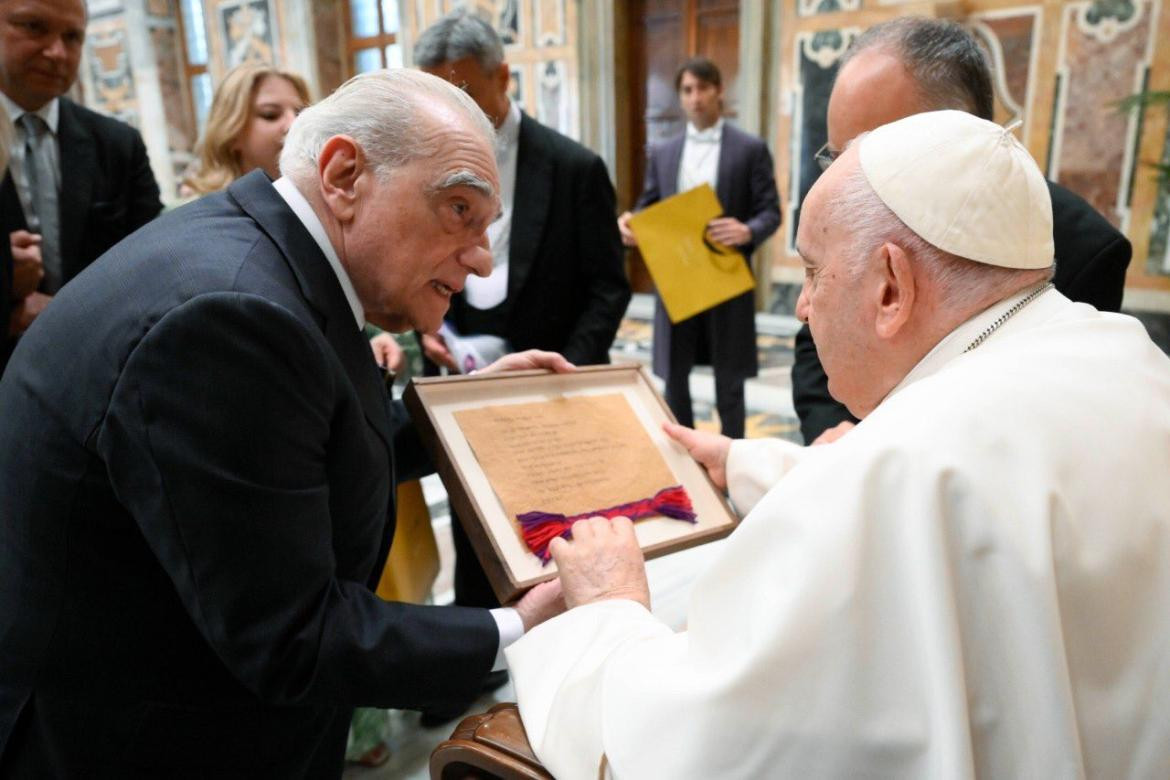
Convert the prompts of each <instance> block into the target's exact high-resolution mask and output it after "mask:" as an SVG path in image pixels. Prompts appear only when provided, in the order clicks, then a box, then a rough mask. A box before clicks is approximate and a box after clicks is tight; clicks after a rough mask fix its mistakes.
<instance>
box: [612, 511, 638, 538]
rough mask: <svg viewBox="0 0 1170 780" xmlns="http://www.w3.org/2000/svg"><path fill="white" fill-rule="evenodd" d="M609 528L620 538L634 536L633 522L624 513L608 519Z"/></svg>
mask: <svg viewBox="0 0 1170 780" xmlns="http://www.w3.org/2000/svg"><path fill="white" fill-rule="evenodd" d="M609 524H610V528H612V529H613V532H614V535H615V536H618V537H620V538H621V539H628V538H631V537H633V536H634V522H633V521H632V520H630V518H628V517H625V516H624V515H618V516H617V517H615V518H613V519H612V520H610V521H609Z"/></svg>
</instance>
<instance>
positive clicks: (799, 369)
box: [792, 17, 1132, 444]
mask: <svg viewBox="0 0 1170 780" xmlns="http://www.w3.org/2000/svg"><path fill="white" fill-rule="evenodd" d="M948 108H950V109H957V110H961V111H966V112H968V113H971V114H975V115H976V116H979V117H981V118H983V119H991V118H992V108H993V94H992V87H991V72H990V69H989V67H988V64H987V60H986V59H985V57H984V55H983V52H982V51H981V50H980V49H979V46H978V44H976V42H975V39H974V38H972V37H971V35H970V33H968V32H967V31H966V30H964V29H963V28H962V27H960V26H959V25H958V24H956V23H954V22H950V21H944V20H940V19H927V18H923V17H902V18H898V19H894V20H892V21H889V22H885V23H883V24H879V25H875V26H874V27H871V28H869V29H868V30H867V31H866V32H865V33H864V34H862V35H861V36H860V37H858V38H857V39H856V40H854V42H853V43H852V44H851V45H850V47H849V50H848V51H846V52H845V54H844V55H843V56H842V58H841V63H840V67H839V70H838V71H837V80H836V82H835V83H834V85H833V91H832V94H831V95H830V98H829V113H828V130H829V140H828V143H826V144H825V145H824V146H822V147H821V148H820V149H819V150H818V151H817V153H816V155H815V159H816V162H817V164H818V165H819V166H820V168H821V170H825V169H827V168H828V167H829V166H830V165H832V163H833V161H834V160H835V159H836V158H837V156H838V155H839V154H840V153H841V151H842V150H843V149H844V148H845V145H846V144H847V143H848V142H849V141H850V140H852V139H853V138H855V137H857V136H858V135H860V134H861V133H864V132H866V131H869V130H873V129H874V128H877V127H879V126H881V125H884V124H887V123H888V122H893V121H895V120H897V119H900V118H902V117H906V116H910V115H911V114H917V113H920V112H923V111H933V110H937V109H948ZM1048 189H1049V193H1050V195H1051V197H1052V213H1053V238H1054V239H1055V242H1056V271H1055V275H1054V276H1053V283H1054V284H1055V286H1056V289H1057V290H1059V291H1060V292H1062V293H1063V294H1064V295H1066V296H1068V297H1069V298H1070V299H1072V300H1074V301H1081V302H1084V303H1088V304H1091V305H1092V306H1095V307H1096V308H1097V309H1099V310H1101V311H1118V310H1119V309H1120V308H1121V297H1122V292H1123V289H1124V285H1125V269H1126V268H1127V267H1128V265H1129V261H1130V257H1131V254H1132V247H1131V246H1130V243H1129V241H1128V240H1126V238H1125V236H1123V235H1122V234H1121V233H1120V232H1118V231H1117V230H1116V229H1115V228H1114V227H1113V226H1112V225H1110V224H1109V222H1107V221H1106V220H1105V218H1104V217H1102V216H1101V215H1100V214H1098V213H1097V212H1096V211H1095V210H1094V209H1093V207H1092V206H1090V205H1089V204H1088V203H1086V202H1085V201H1084V199H1082V198H1081V197H1079V196H1078V195H1076V194H1074V193H1072V192H1070V191H1069V190H1067V189H1065V188H1064V187H1061V186H1060V185H1058V184H1054V183H1052V182H1048ZM792 396H793V402H794V405H795V407H796V413H797V415H798V416H799V417H800V429H801V433H802V434H803V435H804V440H805V442H808V443H812V444H824V443H828V442H831V441H835V440H836V439H837V438H839V437H840V436H842V435H844V434H845V433H846V432H847V431H848V430H850V429H851V428H852V427H853V426H854V425H855V424H856V423H857V418H855V417H854V416H853V415H851V414H850V413H849V411H848V410H847V409H846V408H845V406H844V405H842V404H841V403H840V402H839V401H838V400H837V399H835V398H833V396H832V395H831V394H830V393H829V388H828V378H827V376H826V375H825V370H824V368H823V367H822V366H821V361H820V358H819V357H818V356H817V350H816V345H815V344H814V343H813V339H812V334H811V333H810V331H809V328H808V325H805V326H804V327H803V328H801V330H800V332H799V333H798V334H797V337H796V357H795V362H794V364H793V367H792Z"/></svg>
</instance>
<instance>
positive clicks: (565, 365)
mask: <svg viewBox="0 0 1170 780" xmlns="http://www.w3.org/2000/svg"><path fill="white" fill-rule="evenodd" d="M528 368H544V369H548V370H549V371H555V372H557V373H558V374H567V373H569V372H570V371H576V370H577V367H576V366H574V365H573V364H572V363H570V362H569V361H567V360H565V358H564V357H562V356H561V355H560V354H559V353H557V352H545V351H543V350H539V349H527V350H525V351H523V352H513V353H511V354H510V355H504V356H503V357H502V358H500V359H499V360H497V361H496V362H495V363H492V364H491V365H490V366H488V367H487V368H485V369H483V370H482V371H480V373H481V374H486V373H493V372H496V371H523V370H524V369H528Z"/></svg>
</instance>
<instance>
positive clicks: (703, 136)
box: [678, 118, 723, 192]
mask: <svg viewBox="0 0 1170 780" xmlns="http://www.w3.org/2000/svg"><path fill="white" fill-rule="evenodd" d="M722 142H723V119H722V118H720V119H718V120H717V121H716V122H715V124H713V125H711V126H710V127H708V128H707V129H706V130H700V129H698V128H697V127H695V126H694V125H693V124H692V123H690V122H687V137H686V141H684V142H683V153H682V159H680V160H679V163H678V191H679V192H686V191H687V190H693V189H694V188H695V187H698V186H699V185H700V184H709V185H711V189H715V185H716V183H717V179H718V175H719V151H720V148H721V147H722Z"/></svg>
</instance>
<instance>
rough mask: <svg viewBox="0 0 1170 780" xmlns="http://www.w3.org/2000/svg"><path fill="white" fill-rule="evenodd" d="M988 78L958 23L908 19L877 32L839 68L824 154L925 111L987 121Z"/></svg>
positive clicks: (989, 111) (873, 29)
mask: <svg viewBox="0 0 1170 780" xmlns="http://www.w3.org/2000/svg"><path fill="white" fill-rule="evenodd" d="M992 100H993V97H992V89H991V71H990V69H989V68H988V65H987V60H986V58H985V57H984V55H983V52H982V50H981V49H980V48H979V45H978V44H977V43H976V42H975V39H974V38H973V37H972V36H971V34H970V33H969V32H967V31H966V30H965V29H963V28H962V27H961V26H960V25H958V24H956V23H955V22H950V21H945V20H942V19H928V18H925V17H914V16H906V17H900V18H898V19H893V20H891V21H888V22H883V23H882V24H878V25H874V26H873V27H871V28H869V29H868V30H866V31H865V32H864V33H863V34H862V35H860V36H859V37H858V38H857V39H855V40H854V41H853V43H852V44H851V45H850V47H849V50H848V51H847V52H846V53H845V55H844V57H842V60H841V66H840V70H839V71H838V73H837V80H836V82H835V83H834V85H833V92H832V94H831V95H830V97H829V115H828V130H829V146H830V147H831V148H833V149H838V150H839V149H843V148H844V146H845V144H846V143H847V142H848V141H850V140H852V139H853V138H856V137H857V136H858V135H859V134H860V133H863V132H866V131H869V130H873V129H875V128H877V127H880V126H881V125H884V124H888V123H889V122H893V121H896V120H898V119H901V118H903V117H906V116H910V115H911V114H917V113H921V112H923V111H938V110H942V109H956V110H959V111H966V112H968V113H971V114H975V115H976V116H978V117H980V118H983V119H991V117H992V105H993V103H992Z"/></svg>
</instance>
